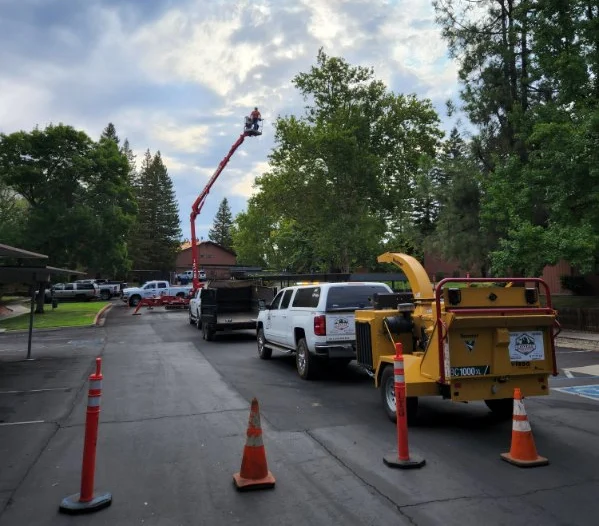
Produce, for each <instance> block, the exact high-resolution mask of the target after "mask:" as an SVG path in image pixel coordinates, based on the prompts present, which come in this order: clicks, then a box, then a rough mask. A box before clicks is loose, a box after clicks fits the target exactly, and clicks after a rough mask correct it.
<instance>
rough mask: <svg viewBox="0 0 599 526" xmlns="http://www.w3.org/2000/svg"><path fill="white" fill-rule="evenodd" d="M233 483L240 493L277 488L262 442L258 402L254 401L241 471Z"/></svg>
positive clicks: (235, 475) (235, 476)
mask: <svg viewBox="0 0 599 526" xmlns="http://www.w3.org/2000/svg"><path fill="white" fill-rule="evenodd" d="M233 482H234V483H235V486H236V487H237V489H238V490H239V491H247V490H252V489H270V488H274V487H275V478H274V477H273V476H272V473H271V472H270V471H268V465H267V464H266V452H265V450H264V443H263V442H262V427H260V409H259V408H258V400H256V399H255V398H254V399H253V400H252V408H251V410H250V421H249V423H248V429H247V438H246V442H245V447H244V449H243V459H242V461H241V471H240V472H239V473H235V474H234V475H233Z"/></svg>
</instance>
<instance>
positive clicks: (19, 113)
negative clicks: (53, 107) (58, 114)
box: [0, 79, 52, 132]
mask: <svg viewBox="0 0 599 526" xmlns="http://www.w3.org/2000/svg"><path fill="white" fill-rule="evenodd" d="M51 100H52V96H51V94H50V92H49V91H48V90H47V89H46V88H45V87H44V86H43V84H41V85H35V84H33V83H29V82H27V80H26V79H0V131H6V132H9V131H14V130H17V129H20V128H22V127H23V128H24V127H25V126H30V124H29V123H38V122H39V119H40V118H41V119H42V122H39V123H40V125H42V126H43V125H44V124H48V122H45V121H46V119H45V118H44V117H42V116H43V115H48V112H47V107H48V104H49V103H50V101H51ZM25 123H27V124H25Z"/></svg>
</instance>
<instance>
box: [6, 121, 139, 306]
mask: <svg viewBox="0 0 599 526" xmlns="http://www.w3.org/2000/svg"><path fill="white" fill-rule="evenodd" d="M127 170H128V165H127V160H126V158H125V157H124V156H123V155H122V154H121V153H120V152H119V150H118V147H117V144H116V143H115V142H114V141H113V140H112V139H108V138H105V137H103V138H102V139H100V142H98V143H95V142H94V141H92V140H91V139H90V138H89V137H88V136H87V135H86V134H85V133H84V132H81V131H77V130H75V129H74V128H73V127H71V126H66V125H64V124H58V125H50V126H48V127H46V128H45V129H44V130H40V129H38V128H35V129H34V130H33V131H31V132H29V133H28V132H24V131H20V132H15V133H12V134H10V135H6V134H1V135H0V178H1V179H2V181H3V182H4V183H5V184H6V185H7V186H8V187H9V188H10V190H12V192H14V195H15V196H16V198H17V199H19V198H22V199H24V200H25V201H26V203H27V205H26V207H25V206H23V205H21V207H22V208H25V209H26V210H27V214H26V218H25V221H24V224H23V228H22V243H19V244H20V245H25V246H26V247H27V248H29V249H31V250H34V251H37V252H41V253H43V254H47V255H48V256H49V257H50V262H51V264H52V265H55V266H60V267H66V268H71V269H84V270H85V269H94V270H96V271H99V272H107V273H108V272H109V273H115V272H121V271H124V270H125V269H126V268H127V266H128V257H127V251H126V245H125V238H126V236H127V233H128V229H129V227H130V225H131V221H132V216H133V215H134V214H135V206H134V203H133V200H132V195H131V191H130V188H129V186H128V182H127ZM41 298H42V299H41V303H40V305H39V306H38V310H40V311H41V310H43V296H42V297H41Z"/></svg>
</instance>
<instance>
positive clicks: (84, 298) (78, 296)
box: [75, 294, 89, 301]
mask: <svg viewBox="0 0 599 526" xmlns="http://www.w3.org/2000/svg"><path fill="white" fill-rule="evenodd" d="M88 300H89V298H88V297H87V296H86V295H85V294H76V295H75V301H88Z"/></svg>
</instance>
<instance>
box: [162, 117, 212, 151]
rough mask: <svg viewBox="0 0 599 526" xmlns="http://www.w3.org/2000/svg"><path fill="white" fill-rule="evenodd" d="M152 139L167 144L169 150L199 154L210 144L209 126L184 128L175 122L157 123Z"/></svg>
mask: <svg viewBox="0 0 599 526" xmlns="http://www.w3.org/2000/svg"><path fill="white" fill-rule="evenodd" d="M151 137H152V138H154V139H156V140H157V141H160V143H161V144H165V145H166V146H167V147H168V149H169V150H171V151H172V150H176V151H180V152H186V153H197V152H198V151H201V149H202V147H204V146H206V145H207V144H209V142H210V137H209V127H208V126H203V125H199V126H187V127H182V126H180V125H177V124H176V123H174V122H168V123H156V124H154V126H153V127H152V130H151Z"/></svg>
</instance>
